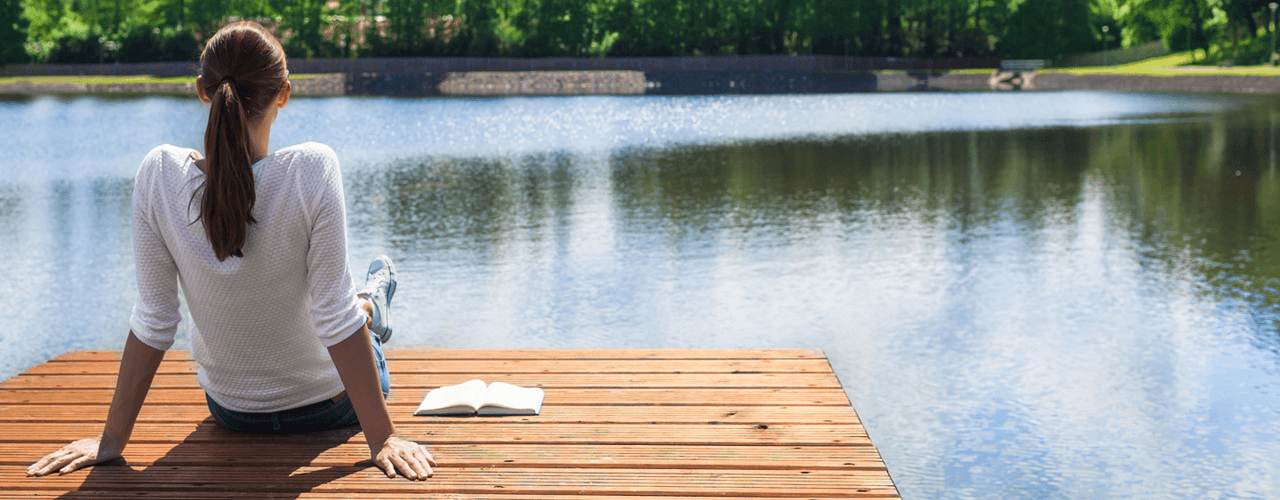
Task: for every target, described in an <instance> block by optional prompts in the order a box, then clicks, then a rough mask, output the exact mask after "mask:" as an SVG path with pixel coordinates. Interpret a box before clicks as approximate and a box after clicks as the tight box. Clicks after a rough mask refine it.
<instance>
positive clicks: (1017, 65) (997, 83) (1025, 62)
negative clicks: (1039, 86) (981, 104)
mask: <svg viewBox="0 0 1280 500" xmlns="http://www.w3.org/2000/svg"><path fill="white" fill-rule="evenodd" d="M1044 66H1045V63H1044V61H1043V60H1040V59H1013V60H1006V61H1000V69H997V70H995V71H994V72H993V73H992V74H991V78H990V79H989V80H988V81H987V83H989V84H990V85H991V90H1034V89H1035V85H1034V84H1033V83H1032V79H1034V78H1035V76H1036V72H1037V71H1040V70H1041V69H1042V68H1044Z"/></svg>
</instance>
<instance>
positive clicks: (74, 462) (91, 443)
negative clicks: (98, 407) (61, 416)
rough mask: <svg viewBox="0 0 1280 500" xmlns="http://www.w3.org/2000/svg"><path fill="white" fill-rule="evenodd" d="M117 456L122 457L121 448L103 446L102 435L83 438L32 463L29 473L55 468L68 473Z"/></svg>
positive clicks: (36, 473)
mask: <svg viewBox="0 0 1280 500" xmlns="http://www.w3.org/2000/svg"><path fill="white" fill-rule="evenodd" d="M117 458H120V450H109V449H105V448H104V447H103V446H102V436H98V437H94V438H89V439H81V440H79V441H76V442H74V443H71V444H69V445H66V446H63V447H62V449H61V450H58V451H55V452H53V453H50V454H48V455H45V457H44V458H42V459H40V461H39V462H36V463H34V464H31V466H30V467H27V475H28V476H43V475H45V474H50V473H52V472H53V471H55V470H56V471H58V473H59V474H66V473H68V472H71V471H73V470H76V469H79V468H81V467H88V466H90V465H93V464H100V463H102V462H107V461H110V460H115V459H117Z"/></svg>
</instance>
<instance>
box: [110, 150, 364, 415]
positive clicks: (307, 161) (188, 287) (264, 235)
mask: <svg viewBox="0 0 1280 500" xmlns="http://www.w3.org/2000/svg"><path fill="white" fill-rule="evenodd" d="M191 153H192V151H191V150H188V149H183V148H178V147H174V146H167V145H166V146H161V147H158V148H156V149H154V150H152V151H151V153H150V154H148V155H147V157H146V159H145V160H144V161H143V164H142V167H141V168H140V169H139V171H138V178H137V184H136V187H135V189H136V190H137V191H138V192H136V193H135V200H136V201H135V206H134V233H135V238H134V252H135V260H136V261H137V262H138V280H139V282H138V289H139V292H140V294H141V295H142V296H141V297H139V305H138V307H137V308H135V311H134V314H133V318H132V319H131V321H130V324H131V326H132V328H133V330H134V333H135V334H136V335H137V336H138V337H139V339H140V340H142V341H143V342H144V343H146V344H148V345H150V346H151V347H155V348H158V349H167V348H168V347H169V345H170V344H172V342H173V334H174V331H175V329H176V326H177V322H178V320H179V319H180V317H178V316H177V314H176V306H177V304H173V303H171V302H169V301H171V300H172V297H175V296H176V294H174V293H173V290H172V289H171V288H169V287H172V286H174V285H173V284H174V280H175V277H176V276H180V280H181V284H182V291H183V294H184V296H185V298H186V302H187V304H188V307H189V309H190V311H191V317H192V320H193V323H194V324H193V325H192V327H191V344H192V355H193V356H194V358H195V360H196V362H197V363H198V364H199V365H200V370H199V373H198V375H197V377H198V379H199V381H200V385H201V386H202V387H203V388H204V389H205V391H206V392H208V393H209V395H210V397H212V398H213V399H214V400H215V401H217V402H218V404H220V405H222V406H224V407H226V408H229V409H232V410H236V411H244V412H268V411H277V410H281V409H284V408H291V407H296V406H299V405H304V404H309V403H314V402H317V401H321V400H324V399H328V398H331V397H333V396H334V395H336V394H338V393H340V392H341V391H342V383H341V381H340V380H339V377H338V374H337V371H336V370H335V369H334V365H333V362H332V361H331V360H330V359H329V355H328V352H327V351H326V350H325V349H323V348H322V347H328V346H330V345H332V344H333V343H336V342H338V341H341V340H343V339H345V338H346V336H347V335H349V334H350V333H351V332H352V331H354V330H355V329H356V328H358V327H359V326H360V325H361V324H363V323H364V321H365V318H364V317H363V315H362V314H360V313H359V310H358V308H357V307H356V305H355V300H354V293H355V286H354V283H353V282H352V279H351V272H350V269H349V268H348V263H347V262H348V259H347V254H346V244H345V242H346V235H345V217H344V205H343V195H342V182H341V173H340V171H339V168H338V162H337V157H336V156H335V155H334V153H333V151H332V150H331V149H329V148H328V147H327V146H324V145H321V144H316V143H306V144H301V145H297V146H293V147H289V148H285V149H281V150H279V151H277V152H275V153H273V154H271V155H268V156H267V157H266V158H264V159H262V160H261V161H260V162H259V163H258V164H257V165H255V169H254V170H255V172H254V178H255V191H256V200H257V201H256V203H255V204H254V207H253V210H252V215H253V217H254V219H256V221H257V222H256V223H254V224H252V225H249V226H248V233H247V234H246V238H245V242H244V246H243V247H242V248H241V251H242V254H243V257H237V258H229V259H226V260H222V261H219V260H218V259H217V257H216V256H215V255H214V252H213V250H212V247H211V246H210V243H209V239H208V236H207V234H206V231H205V229H204V228H203V227H202V225H201V224H200V223H199V222H194V223H193V221H195V220H196V218H197V217H198V216H199V212H198V209H197V207H198V205H197V204H196V203H193V202H192V200H193V195H194V196H195V198H194V199H195V200H198V199H199V195H200V193H199V192H198V191H199V189H200V186H201V185H202V184H203V181H204V173H203V172H201V170H200V169H199V168H198V167H197V165H196V163H195V161H194V160H193V159H192V155H191ZM175 275H176V276H175Z"/></svg>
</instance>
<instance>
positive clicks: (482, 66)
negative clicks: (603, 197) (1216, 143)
mask: <svg viewBox="0 0 1280 500" xmlns="http://www.w3.org/2000/svg"><path fill="white" fill-rule="evenodd" d="M997 66H999V60H996V59H941V60H927V59H895V58H864V57H838V56H728V57H667V58H661V57H645V58H607V59H600V58H542V59H511V58H383V59H297V60H290V61H289V69H290V72H291V73H293V74H295V75H303V74H311V75H314V76H312V77H310V78H304V79H295V80H294V82H293V84H294V93H295V94H297V95H313V96H333V95H384V96H508V95H584V94H611V95H639V94H648V95H698V94H793V93H828V92H886V91H887V92H898V91H986V90H991V89H992V85H991V83H990V81H989V80H990V76H991V75H990V73H986V72H985V71H983V72H977V73H975V72H956V71H953V70H957V69H975V68H994V67H997ZM195 71H196V68H195V66H194V65H193V64H191V63H151V64H103V65H99V64H84V65H11V66H8V67H4V68H0V76H18V77H20V76H26V75H30V76H36V75H153V76H184V75H185V76H192V75H194V74H195ZM1032 88H1034V89H1038V90H1071V89H1082V90H1084V89H1091V90H1118V91H1135V92H1227V93H1280V77H1268V76H1246V75H1226V74H1213V73H1191V72H1188V74H1186V75H1179V76H1138V75H1073V74H1067V73H1054V72H1041V73H1040V74H1038V75H1036V76H1035V77H1034V79H1033V85H1032ZM96 92H110V93H173V94H192V93H194V92H195V89H194V87H193V85H192V84H191V83H135V84H61V83H41V84H32V83H13V84H0V93H9V94H15V93H16V94H44V93H96Z"/></svg>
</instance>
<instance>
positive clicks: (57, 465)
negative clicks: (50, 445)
mask: <svg viewBox="0 0 1280 500" xmlns="http://www.w3.org/2000/svg"><path fill="white" fill-rule="evenodd" d="M162 359H164V351H161V350H159V349H156V348H154V347H151V346H149V345H146V344H144V343H142V341H140V340H138V337H136V336H134V334H133V332H129V340H128V341H126V342H125V345H124V355H123V357H122V358H121V360H120V374H119V375H118V376H117V377H116V391H115V395H114V396H112V398H111V409H110V410H108V411H107V425H106V427H105V428H104V429H103V431H102V435H101V436H98V437H92V438H88V439H81V440H79V441H76V442H73V443H71V444H68V445H66V446H63V447H62V449H60V450H58V451H55V452H53V453H50V454H48V455H45V457H44V458H42V459H40V461H38V462H36V463H34V464H32V465H31V466H30V467H27V475H28V476H43V475H45V474H49V473H52V472H54V471H58V472H59V473H62V474H66V473H68V472H71V471H73V470H76V469H79V468H81V467H87V466H90V465H93V464H97V463H102V462H106V461H109V460H114V459H116V458H120V454H121V453H123V452H124V446H125V444H127V443H128V442H129V436H130V435H131V434H133V424H134V423H135V422H137V420H138V412H139V411H141V409H142V402H143V401H144V400H146V399H147V390H148V389H150V388H151V381H152V379H154V378H155V375H156V369H158V368H159V367H160V360H162Z"/></svg>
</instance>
